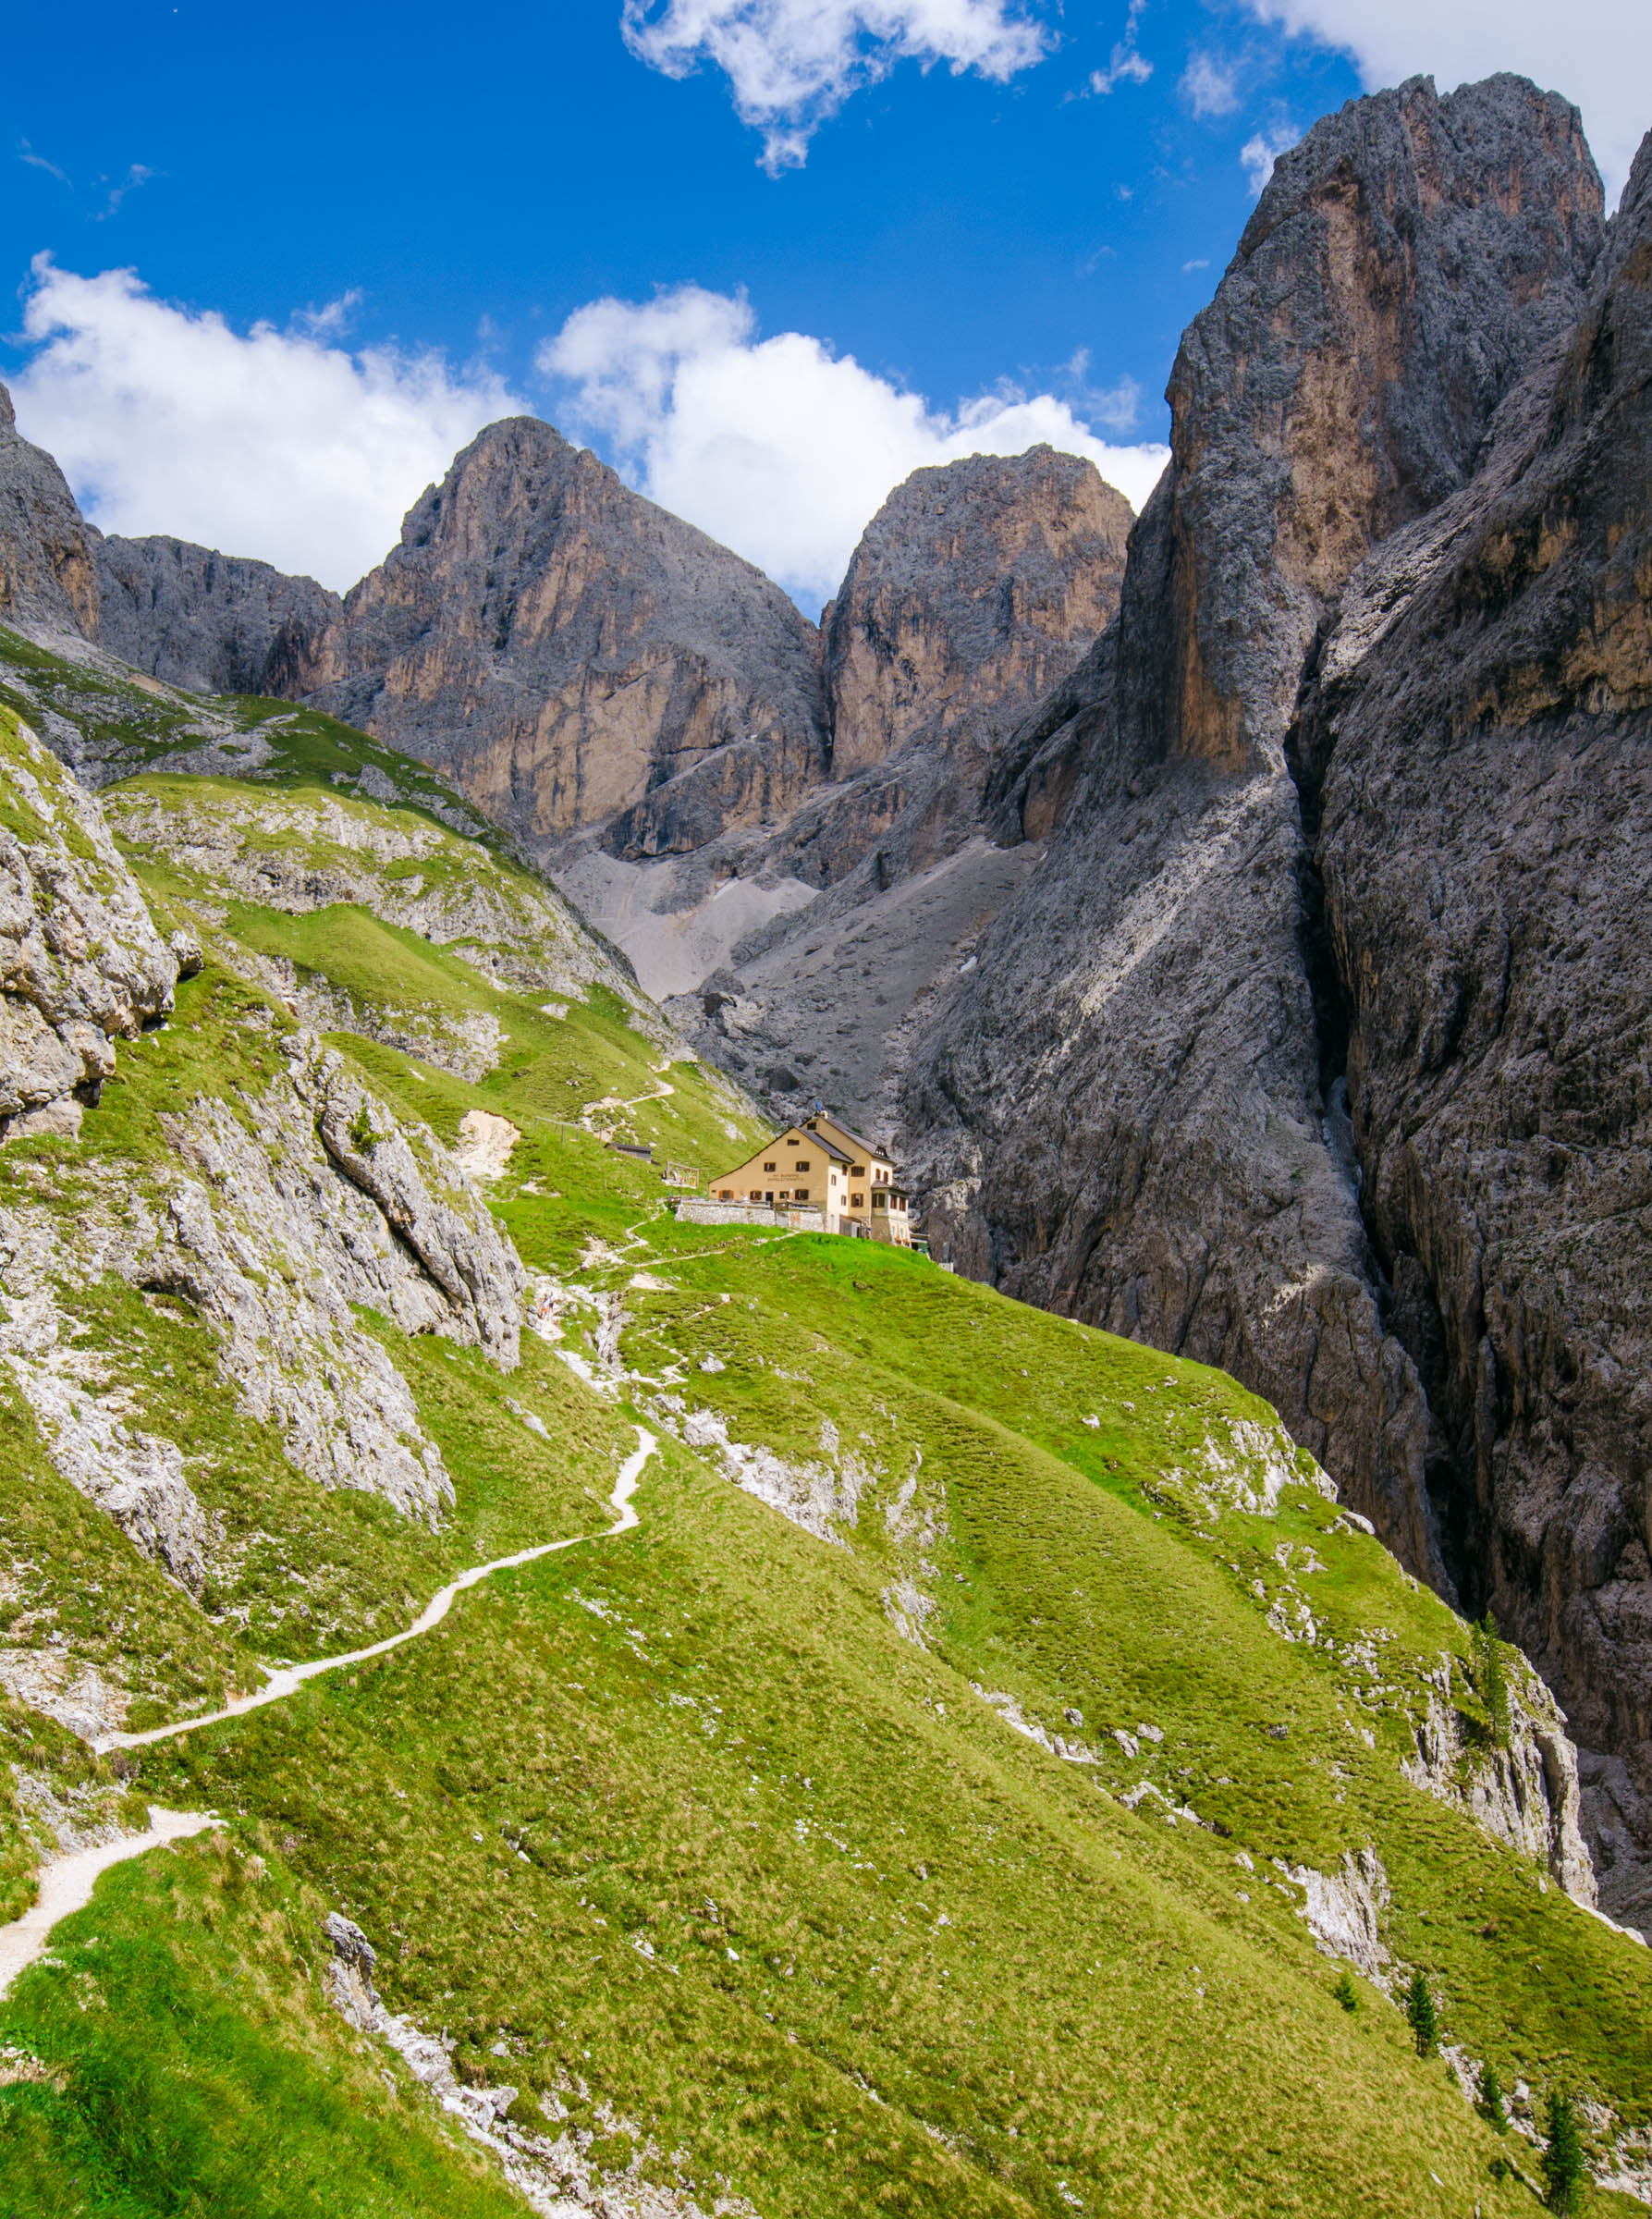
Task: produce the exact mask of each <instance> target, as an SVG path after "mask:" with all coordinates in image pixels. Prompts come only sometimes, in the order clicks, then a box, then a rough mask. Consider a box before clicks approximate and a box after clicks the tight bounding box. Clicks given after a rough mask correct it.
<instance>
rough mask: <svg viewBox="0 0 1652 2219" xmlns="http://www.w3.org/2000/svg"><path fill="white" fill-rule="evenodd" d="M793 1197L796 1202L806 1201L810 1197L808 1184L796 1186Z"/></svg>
mask: <svg viewBox="0 0 1652 2219" xmlns="http://www.w3.org/2000/svg"><path fill="white" fill-rule="evenodd" d="M791 1198H792V1200H793V1201H794V1202H806V1201H807V1200H808V1199H809V1190H808V1188H807V1187H806V1186H800V1187H798V1188H796V1189H795V1190H794V1191H793V1194H792V1197H791Z"/></svg>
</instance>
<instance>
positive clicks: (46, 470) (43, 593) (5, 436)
mask: <svg viewBox="0 0 1652 2219" xmlns="http://www.w3.org/2000/svg"><path fill="white" fill-rule="evenodd" d="M97 537H98V535H97V533H96V532H94V531H93V530H92V526H91V525H89V524H87V523H86V522H84V521H83V520H82V518H81V515H80V509H78V508H77V507H76V505H75V497H74V495H73V494H72V493H70V491H69V489H68V484H67V481H66V479H65V478H64V475H63V472H62V471H60V470H59V469H58V467H57V465H56V463H55V462H54V461H53V460H52V458H51V456H50V455H48V454H47V453H46V452H45V450H44V448H43V447H31V445H30V443H29V441H28V440H27V439H24V438H21V437H20V436H19V435H18V425H17V417H16V415H15V413H14V411H13V409H12V405H11V395H10V394H9V393H8V392H7V391H6V387H5V386H0V623H26V624H43V625H45V626H46V627H48V628H49V629H51V630H55V631H67V632H70V633H74V632H80V633H82V634H84V636H85V637H87V638H88V639H95V638H96V636H97V625H98V573H97Z"/></svg>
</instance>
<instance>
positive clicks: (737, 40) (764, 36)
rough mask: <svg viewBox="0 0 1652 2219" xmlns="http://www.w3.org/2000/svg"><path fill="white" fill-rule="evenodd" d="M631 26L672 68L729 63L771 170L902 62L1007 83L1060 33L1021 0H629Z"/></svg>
mask: <svg viewBox="0 0 1652 2219" xmlns="http://www.w3.org/2000/svg"><path fill="white" fill-rule="evenodd" d="M621 28H622V31H623V33H624V37H625V43H626V44H627V45H628V46H629V47H630V51H631V52H632V54H634V55H636V56H637V58H638V60H639V61H642V62H646V63H647V64H648V66H649V67H650V68H653V69H659V70H662V71H663V72H664V73H665V75H666V76H667V77H676V78H682V77H687V76H688V75H689V74H690V73H691V71H692V70H694V69H696V68H698V67H700V65H701V64H702V63H704V62H709V63H711V65H712V66H713V67H714V68H717V69H720V70H722V72H723V74H724V75H725V76H726V77H727V78H728V84H729V89H730V91H731V92H732V93H733V95H734V105H735V110H736V112H737V113H738V115H739V116H740V120H741V122H742V123H747V124H750V125H751V126H752V127H753V129H756V130H760V131H761V132H762V133H763V153H762V156H761V160H762V163H763V166H764V167H765V169H766V170H768V172H769V173H770V175H771V176H775V175H777V174H778V173H779V172H780V171H781V170H783V169H795V168H800V167H801V166H802V164H803V162H804V161H805V160H806V159H807V157H808V152H809V141H810V139H811V138H812V137H813V135H814V132H815V131H816V130H817V129H819V128H820V126H821V125H822V124H823V123H825V122H826V120H827V119H828V118H829V117H830V116H835V115H836V114H837V113H838V109H839V108H841V107H842V105H843V104H844V102H845V101H846V100H848V99H849V98H850V95H851V94H852V93H854V92H858V91H859V90H861V89H862V87H863V86H866V85H873V84H875V83H877V82H878V80H880V79H881V78H885V77H887V75H888V74H889V72H890V70H891V69H893V68H894V67H896V65H897V64H898V63H899V62H902V61H917V62H920V63H922V64H923V65H924V67H925V68H927V67H930V66H932V65H933V64H934V63H936V62H945V63H947V64H948V66H949V67H950V68H951V70H952V73H953V75H954V76H960V75H961V74H963V73H964V72H965V71H968V70H973V71H974V72H975V73H976V74H977V75H978V76H981V77H986V78H992V79H995V80H997V81H998V82H1000V83H1004V82H1007V81H1008V80H1010V78H1012V77H1014V76H1015V75H1016V74H1017V73H1018V72H1019V71H1021V70H1022V69H1027V68H1030V67H1032V66H1033V64H1034V62H1038V61H1042V60H1043V58H1044V56H1045V55H1046V54H1047V53H1048V52H1049V51H1050V49H1051V47H1052V46H1053V44H1054V43H1055V42H1054V38H1053V36H1052V34H1051V33H1050V32H1049V31H1047V30H1046V28H1045V27H1044V26H1043V25H1042V24H1041V23H1038V22H1036V21H1034V20H1033V19H1032V18H1030V17H1028V16H1025V15H1022V14H1021V13H1019V12H1017V11H1016V9H1015V6H1014V4H1013V0H625V8H624V15H623V17H622V18H621Z"/></svg>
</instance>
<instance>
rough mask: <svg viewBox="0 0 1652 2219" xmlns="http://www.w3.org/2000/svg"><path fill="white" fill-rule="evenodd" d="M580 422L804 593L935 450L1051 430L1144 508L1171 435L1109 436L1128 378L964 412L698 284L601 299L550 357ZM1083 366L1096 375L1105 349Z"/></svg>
mask: <svg viewBox="0 0 1652 2219" xmlns="http://www.w3.org/2000/svg"><path fill="white" fill-rule="evenodd" d="M539 367H540V369H541V371H542V372H543V373H544V374H545V376H547V377H549V378H552V379H554V380H555V381H556V382H557V386H558V387H559V388H560V397H559V398H558V401H557V409H556V411H554V412H555V413H557V415H558V416H566V418H567V421H568V423H569V428H572V429H577V430H579V431H580V432H581V433H582V434H583V435H587V436H592V437H596V438H600V439H601V440H602V441H603V442H604V444H605V445H606V447H608V448H609V450H610V452H611V453H612V454H613V455H614V457H615V459H616V460H617V461H618V463H619V464H620V466H621V468H622V469H623V470H624V471H625V472H626V473H627V475H628V476H629V477H630V480H631V482H632V483H633V484H636V485H638V486H639V487H640V489H641V490H642V492H644V493H646V494H648V495H649V496H650V497H651V498H653V499H654V500H656V501H659V502H660V503H662V504H663V506H665V507H666V508H667V509H673V510H675V511H676V513H677V514H678V515H679V516H685V517H687V518H689V519H690V520H691V521H692V522H694V523H696V524H698V525H699V526H700V527H701V529H702V530H703V531H706V532H710V533H713V534H714V535H715V536H716V538H718V539H720V540H722V541H723V542H724V543H725V544H726V545H727V546H731V547H734V548H737V549H738V550H739V552H740V554H742V555H744V556H746V557H747V558H749V559H750V560H751V561H753V562H756V563H760V564H761V565H762V567H763V568H764V569H765V570H767V571H768V573H769V575H770V576H771V577H774V578H777V579H778V580H779V581H780V582H781V583H782V584H784V585H786V586H788V587H789V588H790V589H791V590H792V591H793V592H795V593H796V594H797V595H798V596H799V597H800V599H802V600H805V601H808V600H813V601H815V602H818V601H819V600H821V599H823V598H824V597H825V596H826V595H828V594H831V593H834V592H835V591H836V590H837V587H838V583H839V582H840V581H841V579H842V576H843V572H844V570H845V568H846V567H847V565H848V561H849V558H850V554H851V552H852V551H853V548H854V545H855V542H856V540H857V539H858V538H859V537H860V535H861V533H862V532H863V530H864V528H865V526H866V523H867V521H869V519H870V518H871V517H872V515H873V514H874V513H875V510H876V509H877V508H878V506H879V505H880V503H881V502H882V501H883V499H884V497H885V496H886V495H887V493H888V492H889V490H890V489H891V487H893V486H895V485H897V484H899V483H900V481H901V480H902V479H903V478H905V477H907V476H908V475H910V473H911V472H912V471H914V470H917V469H919V468H921V467H922V466H924V464H926V463H936V462H949V461H952V460H955V459H956V458H957V457H959V456H961V455H970V454H998V455H1006V454H1010V455H1013V454H1021V453H1022V452H1023V451H1024V450H1025V449H1026V448H1027V447H1034V446H1036V445H1037V444H1038V443H1039V442H1040V441H1041V440H1047V441H1048V442H1049V444H1050V445H1051V446H1052V447H1061V448H1064V449H1065V450H1066V451H1067V452H1068V453H1070V454H1079V455H1088V456H1089V457H1090V459H1091V460H1093V461H1094V462H1095V466H1096V468H1097V469H1098V470H1099V471H1100V472H1101V473H1102V475H1103V476H1104V477H1105V478H1107V479H1109V480H1110V481H1111V483H1112V484H1115V485H1117V486H1118V487H1119V488H1120V491H1121V492H1122V493H1123V494H1124V495H1125V496H1126V497H1127V498H1129V499H1130V500H1131V501H1132V502H1133V503H1135V504H1136V505H1137V506H1139V505H1140V504H1141V503H1142V502H1143V501H1144V499H1145V498H1146V497H1147V495H1148V493H1149V492H1150V491H1151V490H1152V487H1153V484H1154V482H1155V481H1156V478H1157V476H1158V474H1159V472H1160V470H1161V469H1162V468H1163V466H1164V461H1165V457H1166V452H1167V450H1166V449H1165V448H1164V447H1158V446H1152V445H1146V444H1143V445H1137V446H1128V445H1117V444H1112V443H1109V442H1108V441H1107V440H1105V439H1102V438H1098V437H1097V436H1096V434H1095V430H1094V429H1093V428H1092V422H1091V421H1089V420H1087V418H1090V417H1091V415H1092V410H1093V420H1094V421H1095V422H1106V421H1107V420H1108V418H1109V417H1110V424H1109V428H1110V426H1111V424H1118V425H1120V427H1122V424H1123V422H1124V418H1125V412H1126V411H1127V410H1128V411H1130V412H1131V416H1132V420H1133V411H1134V407H1135V402H1136V399H1137V396H1136V394H1135V392H1134V389H1133V387H1132V386H1130V385H1129V382H1128V381H1121V382H1120V385H1118V386H1114V387H1112V388H1110V389H1109V390H1107V392H1105V393H1104V394H1101V395H1097V396H1095V397H1093V398H1092V397H1091V396H1089V394H1088V392H1087V390H1086V394H1085V397H1084V398H1085V403H1086V406H1085V407H1084V408H1083V409H1081V408H1079V407H1077V406H1075V405H1074V404H1073V403H1071V402H1070V401H1067V400H1063V399H1060V398H1057V397H1056V396H1055V395H1054V394H1051V393H1047V392H1044V393H1028V392H1024V391H1022V389H1020V388H1019V387H1017V386H1009V385H1006V386H1002V387H1000V388H999V389H998V390H997V391H995V392H992V393H985V394H982V395H979V396H978V397H977V398H974V399H972V400H963V401H960V402H959V403H958V404H957V405H956V406H955V407H953V408H951V409H946V408H939V407H936V405H935V404H934V403H933V402H931V401H929V400H927V399H925V398H924V396H923V395H921V394H917V393H910V392H903V391H902V390H901V389H900V388H899V386H895V385H894V384H892V383H891V382H890V381H889V380H888V379H887V378H883V377H879V376H877V375H876V374H875V373H874V372H872V371H870V370H866V369H863V367H862V365H861V364H860V363H859V362H856V361H855V360H854V358H853V357H852V356H850V355H834V354H833V353H832V351H831V350H830V349H829V348H827V347H826V346H825V345H824V344H823V343H822V342H821V341H820V340H819V339H817V338H812V337H808V336H807V335H806V334H804V333H802V332H797V331H788V332H781V333H778V334H777V336H776V337H772V338H767V339H765V338H762V337H759V335H758V330H757V321H756V317H755V316H754V315H753V311H752V308H751V305H750V303H749V302H748V301H747V300H745V299H744V298H743V297H742V296H740V295H732V296H731V295H728V294H725V293H712V292H706V291H704V290H702V289H701V288H699V287H696V286H682V287H679V288H677V289H676V290H675V291H672V292H667V293H662V294H661V295H659V296H658V297H657V298H656V299H655V300H650V301H641V302H638V301H627V300H595V301H593V302H592V303H591V304H590V305H589V306H588V307H585V308H582V309H581V310H579V311H578V312H577V313H575V314H574V315H572V316H570V317H569V320H568V322H567V323H566V324H565V325H563V327H562V329H561V331H560V332H559V333H558V334H557V337H555V338H554V339H551V340H549V341H547V342H546V344H545V346H544V347H543V348H542V349H541V350H540V354H539ZM1067 370H1068V372H1069V373H1070V374H1072V375H1073V377H1074V378H1075V380H1076V381H1078V382H1082V381H1083V378H1084V376H1085V375H1086V374H1087V373H1088V370H1089V358H1088V356H1087V355H1086V356H1083V357H1082V358H1081V357H1079V356H1075V357H1074V358H1073V362H1071V363H1069V364H1068V365H1067Z"/></svg>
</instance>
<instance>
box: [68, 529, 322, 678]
mask: <svg viewBox="0 0 1652 2219" xmlns="http://www.w3.org/2000/svg"><path fill="white" fill-rule="evenodd" d="M96 558H97V574H98V589H99V615H98V622H97V627H96V631H95V637H96V638H97V640H98V642H99V644H101V645H103V646H104V647H106V648H107V649H108V651H109V652H110V654H112V655H117V656H119V657H120V658H121V660H122V661H123V662H126V663H129V664H130V665H131V666H132V668H134V669H137V670H145V671H147V672H148V673H149V674H150V676H151V677H152V678H158V679H161V680H164V681H165V683H166V684H168V685H173V686H183V687H186V688H187V689H188V690H189V691H190V693H271V692H273V691H274V690H275V689H274V687H273V685H272V682H271V681H272V679H273V678H275V676H277V675H279V673H280V671H281V670H282V669H284V668H285V667H286V666H285V659H284V658H285V657H286V656H288V654H289V653H290V652H291V648H290V644H289V643H290V641H291V640H292V639H293V638H295V637H296V638H299V639H309V638H311V637H312V636H313V635H314V634H315V633H317V632H318V631H321V629H322V628H323V627H324V625H325V624H327V623H328V622H329V621H330V620H331V619H332V618H334V617H335V616H336V615H337V610H338V606H339V602H338V595H337V594H333V593H329V592H328V591H327V589H326V587H325V586H324V585H317V583H316V582H315V581H314V579H313V578H289V577H287V576H285V575H283V573H282V572H281V571H280V570H275V569H273V568H272V567H271V565H270V564H269V563H267V562H255V561H252V560H250V559H249V558H245V557H241V556H233V555H219V554H216V553H214V550H213V549H212V548H210V547H197V546H190V543H189V542H188V541H187V540H182V539H169V538H166V537H165V536H163V535H157V536H155V537H153V538H146V539H122V538H120V537H118V536H117V535H111V536H110V537H108V538H106V539H102V540H100V542H99V543H98V546H97V549H96Z"/></svg>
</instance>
